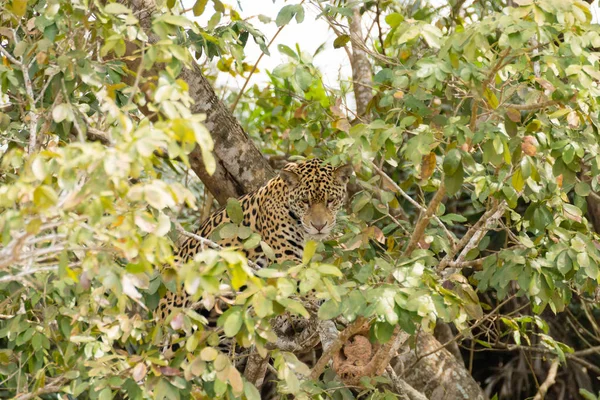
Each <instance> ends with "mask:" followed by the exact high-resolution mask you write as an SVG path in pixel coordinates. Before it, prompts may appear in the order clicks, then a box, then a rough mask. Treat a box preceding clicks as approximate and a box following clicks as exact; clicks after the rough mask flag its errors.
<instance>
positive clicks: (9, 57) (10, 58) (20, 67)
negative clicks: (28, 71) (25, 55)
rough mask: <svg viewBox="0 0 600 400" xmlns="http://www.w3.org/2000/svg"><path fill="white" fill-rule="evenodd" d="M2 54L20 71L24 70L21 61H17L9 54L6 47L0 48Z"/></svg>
mask: <svg viewBox="0 0 600 400" xmlns="http://www.w3.org/2000/svg"><path fill="white" fill-rule="evenodd" d="M0 53H2V54H3V55H4V57H6V58H8V61H10V62H11V63H13V64H15V66H16V67H17V68H19V69H23V64H21V61H19V60H17V59H16V58H15V57H14V56H13V55H12V54H10V53H9V52H8V50H6V49H5V48H4V47H2V46H0Z"/></svg>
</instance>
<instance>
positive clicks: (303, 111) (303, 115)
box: [294, 104, 307, 119]
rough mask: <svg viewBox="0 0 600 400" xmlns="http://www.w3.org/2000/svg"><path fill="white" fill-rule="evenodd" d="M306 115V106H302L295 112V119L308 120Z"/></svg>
mask: <svg viewBox="0 0 600 400" xmlns="http://www.w3.org/2000/svg"><path fill="white" fill-rule="evenodd" d="M306 115H307V112H306V104H304V105H302V107H300V108H296V111H294V118H298V119H306Z"/></svg>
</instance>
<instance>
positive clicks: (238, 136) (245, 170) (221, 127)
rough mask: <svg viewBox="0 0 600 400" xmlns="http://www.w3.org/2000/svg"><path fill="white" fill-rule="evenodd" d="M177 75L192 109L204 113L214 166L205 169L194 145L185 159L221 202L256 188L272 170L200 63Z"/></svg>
mask: <svg viewBox="0 0 600 400" xmlns="http://www.w3.org/2000/svg"><path fill="white" fill-rule="evenodd" d="M180 78H181V79H183V80H184V81H186V82H187V84H188V85H189V92H190V94H191V96H192V97H193V99H194V102H195V104H194V105H193V106H192V111H193V112H194V113H203V114H206V121H205V125H206V127H207V128H208V130H209V131H210V133H211V136H212V138H213V141H214V156H215V159H216V162H217V169H216V171H215V173H214V174H213V175H209V174H208V173H207V172H206V169H205V168H204V162H203V160H202V154H201V151H200V148H199V147H198V146H196V148H195V149H194V151H192V153H191V154H190V155H189V159H190V164H191V166H192V169H193V170H194V172H195V173H196V174H197V175H198V177H199V178H200V179H201V180H202V182H203V183H204V184H205V185H206V187H207V188H208V190H210V192H211V193H212V194H213V196H214V197H215V199H217V201H218V202H219V203H221V204H223V203H224V202H225V201H227V199H228V198H229V197H239V196H241V195H243V194H245V193H248V192H251V191H253V190H255V189H258V188H259V187H261V186H262V185H263V184H264V183H265V182H266V181H267V180H269V179H270V178H272V177H273V176H274V173H273V170H272V169H271V167H270V165H269V163H268V161H267V160H266V159H265V158H264V157H263V156H262V154H261V153H260V151H259V150H258V149H257V148H256V146H255V145H254V143H253V142H252V140H251V139H250V138H249V137H248V135H247V134H246V132H244V130H243V128H242V126H241V125H240V124H239V122H238V121H237V120H236V119H235V117H234V116H233V114H231V112H230V111H229V109H228V108H227V107H225V105H224V104H223V102H222V101H221V100H220V99H219V98H218V97H217V95H216V93H215V91H214V89H213V88H212V86H211V85H210V83H209V82H208V80H207V79H206V77H205V76H204V75H203V74H202V71H200V67H198V65H196V64H195V62H194V64H193V66H192V68H191V69H185V70H183V71H182V72H181V75H180Z"/></svg>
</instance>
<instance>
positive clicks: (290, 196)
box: [178, 158, 352, 266]
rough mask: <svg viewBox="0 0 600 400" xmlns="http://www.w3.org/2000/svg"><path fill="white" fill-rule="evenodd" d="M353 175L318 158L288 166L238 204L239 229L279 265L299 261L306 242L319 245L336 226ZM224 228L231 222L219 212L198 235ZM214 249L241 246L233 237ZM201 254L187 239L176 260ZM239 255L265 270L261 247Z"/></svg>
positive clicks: (197, 242) (350, 168)
mask: <svg viewBox="0 0 600 400" xmlns="http://www.w3.org/2000/svg"><path fill="white" fill-rule="evenodd" d="M351 173H352V167H351V166H349V165H344V166H341V167H339V168H334V167H332V166H331V165H329V164H324V163H323V162H322V161H321V160H319V159H317V158H315V159H312V160H309V161H305V162H303V163H301V164H288V165H286V166H285V167H284V169H283V170H282V171H281V173H280V174H279V176H277V177H275V178H273V179H271V180H270V181H269V182H268V183H267V184H266V185H265V186H263V187H261V188H260V189H258V190H256V191H254V192H252V193H250V194H247V195H245V196H242V197H240V198H239V202H240V205H241V207H242V211H243V213H244V219H243V222H242V223H243V225H244V226H247V227H249V228H250V229H251V230H252V231H253V232H256V233H258V234H259V235H260V236H261V239H262V240H263V241H264V242H265V243H266V244H268V245H269V246H270V247H271V248H272V249H273V251H274V253H275V258H276V261H277V262H282V261H285V260H294V259H300V258H301V257H302V252H303V250H304V241H305V240H306V238H307V237H312V238H316V239H322V238H324V237H326V236H327V235H329V233H330V232H331V229H332V228H333V227H334V226H335V222H336V214H337V212H338V210H339V209H340V208H341V207H342V205H343V203H344V199H345V197H346V184H347V182H348V178H349V177H350V174H351ZM226 222H230V218H229V217H228V215H227V210H226V209H225V208H222V209H220V210H218V211H217V212H215V213H214V214H213V215H211V216H210V217H209V218H208V219H207V220H206V221H205V222H204V223H203V224H202V225H201V226H200V228H199V229H198V232H197V234H198V235H200V236H202V237H208V236H210V235H211V234H212V233H213V232H214V231H215V230H216V229H217V228H218V227H219V226H220V225H222V224H223V223H226ZM218 243H219V244H220V245H221V246H223V247H239V248H240V249H242V245H243V243H242V241H241V240H240V239H238V238H237V237H234V238H229V239H223V240H220V241H219V242H218ZM199 249H200V242H199V241H197V240H195V239H193V238H188V239H187V240H186V241H185V242H184V243H183V244H182V246H181V248H180V250H179V252H178V255H179V257H180V258H181V260H182V261H183V262H185V261H188V260H189V259H191V258H192V257H193V256H194V255H195V254H196V253H197V252H198V251H199ZM243 251H244V253H245V254H246V256H247V257H248V259H250V260H253V261H255V262H257V263H259V264H260V265H262V266H264V265H265V264H266V259H265V257H264V254H263V250H262V247H261V246H257V247H256V248H254V249H250V250H243Z"/></svg>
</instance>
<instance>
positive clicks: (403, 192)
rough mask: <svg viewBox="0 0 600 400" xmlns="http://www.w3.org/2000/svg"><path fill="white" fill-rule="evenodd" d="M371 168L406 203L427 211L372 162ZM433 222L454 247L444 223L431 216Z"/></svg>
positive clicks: (452, 238) (452, 239)
mask: <svg viewBox="0 0 600 400" xmlns="http://www.w3.org/2000/svg"><path fill="white" fill-rule="evenodd" d="M371 166H372V167H373V169H374V170H375V171H377V173H378V174H379V175H381V177H382V178H383V179H384V180H385V181H386V182H387V183H388V184H390V186H392V187H393V188H394V190H395V191H397V192H398V193H400V195H401V196H402V197H404V198H405V199H406V200H408V202H409V203H410V204H412V205H413V206H415V207H416V208H418V209H419V210H420V211H421V212H426V211H427V209H426V208H425V207H423V206H422V205H420V204H419V203H417V202H416V201H415V200H414V199H413V198H412V197H410V196H409V195H408V193H406V192H405V191H404V190H402V188H401V187H400V186H398V184H397V183H396V182H394V181H393V180H392V178H390V176H389V175H388V174H386V173H385V172H384V171H383V170H381V169H380V168H379V167H378V166H377V165H375V163H374V162H372V161H371ZM432 217H433V220H434V221H435V222H436V223H437V224H438V225H439V226H440V227H441V228H442V229H443V230H444V233H445V234H446V237H447V238H448V240H449V241H450V244H451V246H452V247H454V243H455V238H454V236H453V235H452V233H450V231H449V230H448V228H446V225H444V223H443V222H442V221H441V220H440V219H439V217H438V216H437V215H435V214H433V216H432Z"/></svg>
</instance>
